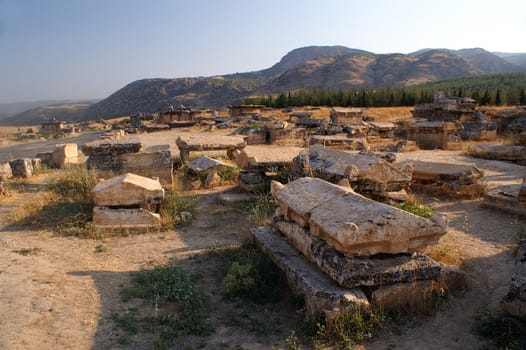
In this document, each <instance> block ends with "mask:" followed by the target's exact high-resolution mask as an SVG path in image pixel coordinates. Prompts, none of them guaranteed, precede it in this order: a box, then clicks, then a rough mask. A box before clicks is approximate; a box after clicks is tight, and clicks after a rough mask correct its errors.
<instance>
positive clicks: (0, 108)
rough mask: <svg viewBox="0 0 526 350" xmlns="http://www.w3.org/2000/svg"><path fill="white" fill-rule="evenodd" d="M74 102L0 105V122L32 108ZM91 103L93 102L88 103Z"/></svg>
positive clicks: (27, 102)
mask: <svg viewBox="0 0 526 350" xmlns="http://www.w3.org/2000/svg"><path fill="white" fill-rule="evenodd" d="M71 102H75V101H74V100H40V101H24V102H10V103H0V120H2V119H5V118H9V117H11V116H14V115H15V114H18V113H21V112H24V111H27V110H29V109H32V108H36V107H42V106H47V105H53V104H62V103H71ZM90 102H93V101H90Z"/></svg>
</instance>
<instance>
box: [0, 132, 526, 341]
mask: <svg viewBox="0 0 526 350" xmlns="http://www.w3.org/2000/svg"><path fill="white" fill-rule="evenodd" d="M164 137H166V139H165V140H163V138H164ZM174 140H175V138H174V134H172V133H170V134H168V133H167V134H166V135H163V137H162V138H160V134H145V135H144V139H143V142H144V143H145V144H146V145H149V144H157V143H169V144H171V145H173V144H174ZM400 158H404V159H422V160H433V161H441V162H448V163H457V164H476V165H477V166H478V167H479V168H481V169H483V170H484V171H485V173H486V181H487V183H488V186H489V187H496V186H502V185H509V184H518V183H521V179H522V177H523V176H524V175H525V174H526V171H525V168H524V167H522V166H518V165H514V164H509V163H504V162H498V161H489V160H480V159H473V158H470V157H466V156H464V155H462V154H461V153H460V152H447V151H418V152H413V153H405V154H402V155H400ZM46 181H51V180H50V179H49V178H48V177H47V176H46V175H41V176H38V177H35V178H33V179H31V180H30V181H28V182H29V185H30V186H26V187H25V190H24V191H22V192H20V193H16V194H15V195H13V196H12V197H9V198H7V199H4V200H3V201H2V202H0V205H1V206H0V300H1V303H0V349H92V348H93V349H108V348H119V345H118V343H117V342H116V331H115V327H114V322H113V321H112V319H111V315H112V314H113V313H115V312H121V311H122V310H124V309H125V308H126V306H124V305H123V302H122V301H121V298H120V297H119V291H120V289H121V288H122V286H123V285H125V284H126V283H127V281H128V279H129V272H130V271H137V270H139V269H140V268H141V267H144V266H147V265H151V264H152V263H154V264H155V263H162V262H165V261H167V260H168V259H170V258H173V257H176V258H179V259H181V260H184V259H186V258H187V257H189V256H192V255H195V254H202V253H203V252H204V251H205V250H206V248H207V247H210V246H211V245H228V244H232V243H236V242H238V241H239V239H240V237H241V236H242V235H244V234H246V233H247V232H248V231H249V229H250V227H251V225H253V224H252V223H251V221H250V220H249V219H248V218H247V215H246V214H245V213H243V212H240V211H239V210H237V209H232V208H228V207H225V206H222V205H220V204H217V202H216V201H215V198H216V196H217V194H218V193H219V192H220V191H222V190H225V189H219V190H216V191H209V192H201V193H200V194H199V196H198V208H197V214H196V217H195V218H194V220H193V221H192V222H191V223H190V224H188V225H186V226H183V227H180V228H178V229H176V230H174V231H170V232H163V233H149V234H141V235H137V236H129V237H114V238H106V239H104V241H103V242H101V241H98V240H91V239H81V238H75V237H63V236H57V235H55V234H53V233H52V232H49V231H45V230H42V229H40V228H39V227H28V226H21V225H19V224H18V223H17V222H16V221H14V220H13V212H14V211H16V208H17V207H18V206H20V205H22V204H23V203H27V202H30V201H32V200H34V198H35V193H36V192H37V191H39V187H40V186H41V185H42V184H43V183H45V182H46ZM422 199H423V200H424V201H425V202H426V203H427V204H428V205H430V206H432V207H433V208H434V209H435V210H436V211H438V212H440V213H443V214H445V215H447V217H448V218H449V221H450V229H449V232H448V234H447V235H445V236H444V237H443V238H442V239H441V240H440V242H439V244H438V247H435V248H434V249H435V251H440V252H443V254H444V255H445V257H446V258H448V259H452V258H454V259H458V260H459V261H461V267H462V269H464V270H465V271H466V273H467V276H468V281H469V287H468V289H467V290H466V291H464V292H462V293H460V294H457V295H454V296H452V297H451V298H450V299H449V300H448V302H447V304H446V305H444V306H443V307H442V308H441V309H440V310H438V311H437V312H435V313H433V314H432V315H431V316H426V317H415V319H413V320H408V322H407V324H406V325H404V326H402V327H401V330H400V331H399V332H398V331H397V332H396V333H386V334H383V335H382V336H380V337H379V338H378V339H376V340H374V341H373V342H370V343H365V344H363V345H361V348H363V349H393V348H396V349H476V348H478V347H479V346H480V345H481V343H480V341H479V339H477V338H476V337H475V336H474V335H473V334H472V333H471V332H470V329H471V326H472V323H473V315H474V314H475V313H476V312H477V310H479V309H480V308H485V307H488V308H490V309H496V308H497V307H498V302H499V300H500V299H501V298H502V297H503V296H504V295H505V294H506V292H507V289H508V286H509V282H510V279H511V271H512V266H513V261H514V256H513V252H514V248H515V246H516V242H517V239H518V235H519V234H520V233H521V232H522V233H524V232H525V231H526V221H525V220H524V219H520V218H517V217H515V216H512V215H508V214H506V213H502V212H498V211H494V210H489V209H485V208H481V207H480V206H479V205H480V200H443V199H438V198H434V197H432V196H427V197H426V196H424V197H423V198H422ZM101 243H102V244H104V246H105V247H106V248H107V251H106V252H102V253H100V252H99V253H98V252H96V246H97V245H100V244H101ZM21 249H32V252H33V254H29V255H21V254H20V253H17V252H16V251H20V250H21ZM217 289H218V288H217V286H216V285H210V286H208V289H207V290H205V292H206V293H207V294H208V295H209V296H210V297H211V298H219V297H218V295H217ZM228 305H229V306H228V307H231V308H236V307H237V306H236V304H235V303H230V304H228ZM271 308H272V307H271ZM273 308H274V309H273V310H270V311H269V310H267V309H262V310H260V312H261V313H263V314H264V313H265V312H273V314H272V315H277V316H276V317H278V318H279V323H280V328H282V329H281V330H280V331H279V332H275V333H273V334H271V335H268V336H266V337H264V338H261V337H257V336H256V335H255V334H254V332H251V331H250V330H242V331H238V330H235V331H233V328H229V327H228V326H225V325H223V326H220V327H217V328H216V331H215V333H214V334H212V335H210V336H207V337H203V339H201V341H200V343H199V344H198V345H199V346H201V347H203V348H207V349H234V348H236V346H239V347H238V349H239V348H243V349H269V348H271V347H272V346H274V348H286V344H285V339H286V337H287V335H289V334H290V331H291V329H292V327H293V325H294V322H295V321H297V319H298V317H297V316H296V315H295V314H294V309H293V308H290V307H286V306H283V305H278V306H274V307H273ZM223 311H224V310H223ZM223 311H221V310H219V311H217V312H216V314H215V316H214V317H216V318H217V317H220V316H218V315H217V313H218V312H223ZM135 340H136V341H135V342H134V343H133V344H135V345H134V346H133V347H136V348H151V346H152V345H151V344H149V343H148V342H147V341H146V340H144V339H143V340H141V339H135ZM193 344H194V345H195V342H194V343H193ZM196 347H197V346H196ZM176 348H183V345H182V343H180V344H178V345H177V346H176Z"/></svg>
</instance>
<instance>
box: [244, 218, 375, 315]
mask: <svg viewBox="0 0 526 350" xmlns="http://www.w3.org/2000/svg"><path fill="white" fill-rule="evenodd" d="M251 233H252V235H253V236H254V238H255V240H256V243H257V244H258V246H259V247H260V249H261V250H262V251H263V252H264V253H266V254H267V255H268V256H269V257H270V259H271V260H272V261H273V262H274V263H275V264H276V265H277V266H278V267H279V268H280V269H281V270H283V271H284V273H285V275H286V277H287V280H288V283H289V285H290V286H291V287H292V289H293V290H295V291H296V292H299V293H301V294H303V295H305V304H306V308H307V311H308V312H309V313H310V314H316V313H317V312H323V313H324V314H325V315H326V316H328V317H329V318H330V317H334V316H336V315H338V314H342V313H345V312H349V311H355V310H363V309H365V308H367V307H368V306H369V301H368V300H367V297H366V296H365V294H364V293H363V291H362V290H361V289H348V288H343V287H341V286H339V285H338V284H336V283H335V282H334V281H332V280H331V279H330V278H329V277H327V276H326V275H324V274H323V273H322V272H320V271H319V270H318V269H317V268H316V267H315V266H314V265H312V264H310V263H309V262H308V261H307V260H306V259H305V258H304V257H303V256H302V255H301V254H300V253H299V252H298V251H296V250H295V249H294V248H293V247H291V246H290V245H289V244H288V243H287V241H286V240H285V239H284V238H283V237H282V236H281V235H280V234H279V233H277V232H276V231H275V230H274V229H273V228H271V227H257V228H254V229H252V230H251Z"/></svg>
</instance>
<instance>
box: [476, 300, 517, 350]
mask: <svg viewBox="0 0 526 350" xmlns="http://www.w3.org/2000/svg"><path fill="white" fill-rule="evenodd" d="M472 331H473V333H474V334H476V335H478V336H480V337H482V338H484V339H486V340H487V341H488V343H489V344H488V345H486V346H484V347H483V348H484V349H507V350H519V349H526V322H525V321H524V320H520V319H518V318H514V317H512V316H510V315H506V314H498V315H494V314H492V313H490V312H489V311H487V310H481V311H479V312H477V313H476V315H475V322H474V325H473V329H472Z"/></svg>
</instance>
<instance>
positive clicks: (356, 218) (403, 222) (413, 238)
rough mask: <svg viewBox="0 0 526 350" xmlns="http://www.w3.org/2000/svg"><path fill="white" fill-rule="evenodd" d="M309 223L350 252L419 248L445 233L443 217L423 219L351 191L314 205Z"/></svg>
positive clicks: (322, 236) (389, 252) (336, 245)
mask: <svg viewBox="0 0 526 350" xmlns="http://www.w3.org/2000/svg"><path fill="white" fill-rule="evenodd" d="M309 226H310V231H311V232H312V233H313V234H314V235H316V236H318V237H320V238H322V239H324V240H326V241H327V242H328V243H329V244H330V245H332V246H333V247H334V248H335V249H336V250H338V251H340V252H342V253H344V254H346V255H349V256H355V255H357V256H369V255H374V254H380V253H385V254H398V253H408V252H415V251H421V250H423V249H424V248H425V247H427V246H428V245H429V244H433V243H436V242H437V241H438V239H439V238H440V237H441V236H443V235H444V234H446V233H447V226H446V219H445V217H434V221H432V220H428V219H424V218H421V217H419V216H416V215H413V214H411V213H408V212H405V211H403V210H400V209H397V208H394V207H391V206H389V205H386V204H382V203H379V202H376V201H373V200H371V199H368V198H365V197H363V196H361V195H359V194H357V193H352V192H348V193H346V194H345V195H343V196H336V197H334V198H332V199H331V200H329V201H326V202H325V203H323V204H321V205H319V206H318V207H316V208H314V209H313V210H312V212H311V215H310V219H309Z"/></svg>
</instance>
